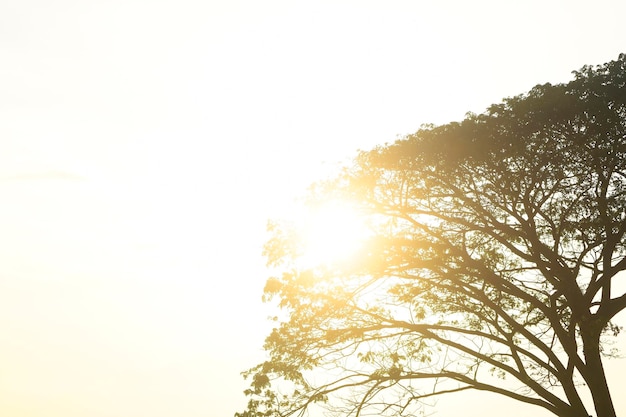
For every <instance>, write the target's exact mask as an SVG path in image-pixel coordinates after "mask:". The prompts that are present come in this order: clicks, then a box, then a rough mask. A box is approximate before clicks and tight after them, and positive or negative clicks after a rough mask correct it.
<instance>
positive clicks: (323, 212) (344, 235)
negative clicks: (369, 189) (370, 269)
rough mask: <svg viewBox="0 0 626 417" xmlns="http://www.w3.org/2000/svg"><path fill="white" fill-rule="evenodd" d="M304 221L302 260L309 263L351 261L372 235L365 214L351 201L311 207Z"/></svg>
mask: <svg viewBox="0 0 626 417" xmlns="http://www.w3.org/2000/svg"><path fill="white" fill-rule="evenodd" d="M301 224H302V226H303V227H302V229H301V231H300V234H301V239H302V244H303V256H302V258H301V259H300V261H301V262H300V263H301V265H302V266H305V267H313V266H318V265H326V266H327V265H330V264H332V263H336V262H346V261H349V260H350V258H351V257H352V256H353V255H354V254H355V253H356V252H357V251H358V250H359V249H360V248H361V246H362V245H363V243H364V241H365V239H366V238H367V236H368V228H367V225H366V223H365V220H364V218H363V216H362V215H360V214H359V212H358V211H357V210H356V209H355V208H354V207H353V206H352V205H350V204H349V203H347V202H340V201H335V202H332V203H326V204H323V205H320V206H317V207H313V208H310V209H309V210H308V211H307V212H306V213H305V215H304V218H303V221H302V222H301Z"/></svg>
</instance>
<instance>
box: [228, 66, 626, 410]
mask: <svg viewBox="0 0 626 417" xmlns="http://www.w3.org/2000/svg"><path fill="white" fill-rule="evenodd" d="M574 75H575V76H574V79H573V80H572V81H571V82H569V83H567V84H558V85H550V84H545V85H538V86H536V87H534V88H533V89H532V90H530V91H529V92H528V93H526V94H522V95H519V96H516V97H513V98H508V99H505V100H504V101H503V102H502V103H500V104H495V105H492V106H491V107H489V108H488V109H487V110H486V112H485V113H483V114H469V115H468V116H467V117H466V119H465V120H463V121H462V122H458V123H457V122H454V123H449V124H446V125H442V126H426V127H423V128H422V129H421V130H419V131H418V132H416V133H415V134H412V135H409V136H407V137H405V138H403V139H401V140H398V141H396V142H395V143H393V144H388V145H385V146H380V147H378V148H376V149H373V150H371V151H367V152H365V151H364V152H360V153H359V154H358V156H357V157H356V158H355V160H354V164H353V165H352V166H350V167H347V168H345V170H344V171H343V172H342V173H341V174H340V175H338V176H337V177H336V178H334V179H332V180H330V181H325V182H321V183H319V184H317V186H316V187H314V188H313V191H312V199H313V200H324V199H343V200H349V201H351V202H352V203H353V204H357V205H358V207H359V209H360V210H361V212H362V213H363V215H364V216H366V217H367V219H368V221H369V225H370V227H371V237H370V238H369V239H368V240H367V242H365V243H364V244H363V246H362V247H361V248H360V250H359V252H358V256H355V257H354V258H353V259H351V261H350V262H343V263H335V264H332V265H319V266H317V267H309V268H300V267H298V264H297V262H296V258H297V255H298V247H297V245H298V243H297V241H295V240H294V239H292V238H291V234H290V231H289V229H288V227H286V226H284V227H282V226H276V225H275V226H274V228H273V235H272V236H273V237H272V238H271V239H270V241H269V242H268V244H267V247H266V255H267V257H268V263H269V265H270V266H272V267H274V268H275V269H276V270H277V271H278V274H277V276H276V277H273V278H270V279H269V280H268V281H267V285H266V288H265V297H266V299H269V298H272V297H275V298H277V299H278V300H279V305H280V307H281V308H282V309H283V312H284V319H278V324H277V327H276V328H275V329H274V330H273V332H272V333H271V334H270V335H269V336H268V338H267V340H266V344H265V349H266V351H267V352H268V360H267V361H266V362H264V363H262V364H260V365H258V366H257V367H255V368H253V369H251V370H249V371H248V372H246V373H245V375H246V376H247V377H249V378H250V379H251V386H250V389H248V390H247V391H246V394H247V395H248V396H249V403H248V408H247V409H246V411H243V412H242V413H237V414H236V416H238V417H252V416H290V415H296V416H299V415H304V414H305V413H306V411H310V410H314V409H317V408H318V407H323V408H325V409H327V410H331V411H335V412H337V413H338V415H344V416H359V415H365V414H369V415H372V414H374V415H387V416H404V415H406V416H410V415H414V414H415V412H416V410H419V407H420V406H421V404H422V401H423V400H424V399H427V398H430V397H434V396H438V395H443V394H452V393H454V392H458V391H463V390H470V389H475V390H484V391H490V392H493V393H497V394H501V395H504V396H507V397H509V398H511V399H514V400H518V401H521V402H524V403H528V404H533V405H536V406H539V407H543V408H544V409H546V410H549V411H550V412H552V413H554V414H556V415H558V416H575V417H587V416H588V415H589V412H588V410H586V406H585V404H584V403H583V398H584V396H585V395H587V394H589V395H590V396H591V398H592V400H593V407H594V408H595V413H596V415H598V416H602V417H612V416H615V410H614V407H613V402H612V399H611V395H610V392H609V387H608V385H607V381H606V378H605V372H604V367H603V358H604V357H607V356H611V355H612V354H614V353H615V352H614V350H613V349H611V341H612V340H614V339H613V337H614V336H616V335H617V334H618V333H619V330H620V328H619V327H618V326H617V325H615V324H614V323H613V322H612V320H613V319H614V317H615V316H616V315H617V314H618V313H619V312H620V311H622V310H623V309H624V308H625V307H626V294H625V293H624V287H625V286H624V281H626V275H625V274H624V273H621V272H622V271H623V270H624V269H626V256H625V253H626V237H625V234H626V55H624V54H622V55H620V56H619V59H617V60H615V61H612V62H609V63H607V64H604V65H601V66H595V67H592V66H586V67H583V68H582V69H581V70H580V71H576V72H574ZM620 281H621V283H620ZM620 284H621V286H620ZM587 406H588V405H587Z"/></svg>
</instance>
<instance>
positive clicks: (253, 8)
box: [0, 0, 626, 417]
mask: <svg viewBox="0 0 626 417" xmlns="http://www.w3.org/2000/svg"><path fill="white" fill-rule="evenodd" d="M624 15H626V3H624V2H622V1H617V0H615V1H610V0H597V1H595V2H593V3H589V2H588V1H586V2H582V1H546V0H542V1H535V0H530V1H526V2H515V3H513V2H503V1H487V0H477V1H473V2H467V1H460V0H459V1H453V0H439V1H428V0H424V1H417V0H413V1H402V0H385V1H368V0H334V1H326V0H318V1H298V0H291V1H280V0H266V1H262V2H261V1H253V0H231V1H226V0H203V1H195V0H177V1H173V0H150V1H148V0H125V1H121V0H106V1H105V0H91V1H78V0H55V1H53V2H51V1H43V0H21V1H13V2H12V1H7V0H4V1H0V230H1V231H2V232H1V233H0V415H3V416H5V415H6V416H16V417H17V416H19V417H40V416H41V417H43V416H45V417H61V416H62V417H138V416H150V417H166V416H184V417H200V416H202V417H218V416H232V415H233V413H234V412H235V411H240V410H242V409H243V408H244V406H245V398H244V397H243V395H242V394H241V391H242V390H243V389H244V388H245V386H246V385H245V382H244V381H243V380H242V378H241V376H240V375H239V373H240V372H241V371H243V370H245V369H247V368H249V367H251V366H253V365H255V364H256V363H257V362H258V361H259V360H262V359H263V357H264V356H263V351H262V344H263V338H264V335H265V334H266V333H267V332H268V331H269V329H270V323H269V322H268V321H267V320H266V316H267V315H268V314H269V313H268V311H269V307H268V306H264V305H263V304H262V303H261V291H262V288H263V285H264V281H265V279H266V277H267V273H268V272H267V270H266V268H265V261H264V259H263V258H262V256H261V248H262V244H263V242H264V240H265V238H266V235H265V225H266V221H267V219H268V218H272V217H279V216H281V215H283V214H284V213H285V212H287V211H289V208H290V207H292V206H293V200H294V198H295V197H296V196H297V195H299V194H301V193H302V192H303V191H304V189H305V188H306V186H307V185H308V184H309V183H310V182H311V181H314V180H315V179H318V178H321V177H323V176H324V175H327V174H328V173H329V172H332V170H333V169H335V167H336V166H338V164H340V163H341V162H345V161H347V160H349V158H350V157H351V156H353V155H354V153H355V152H356V151H357V150H358V149H368V148H371V147H373V146H375V145H378V144H384V143H388V142H392V141H394V140H395V139H396V138H398V137H399V136H402V135H405V134H408V133H411V132H413V131H415V130H417V129H418V128H419V126H420V125H421V124H422V123H445V122H448V121H452V120H461V119H462V118H463V116H464V114H465V113H466V112H468V111H472V112H482V111H483V110H485V108H486V107H487V106H488V105H490V104H492V103H495V102H498V101H500V100H501V99H502V98H504V97H508V96H512V95H516V94H520V93H523V92H524V91H527V90H528V89H530V88H531V87H532V86H534V85H535V84H538V83H545V82H553V83H557V82H566V81H569V80H570V79H571V78H572V75H571V71H573V70H576V69H579V68H580V67H582V66H583V65H585V64H601V63H604V62H607V61H610V60H612V59H615V58H617V56H618V55H619V53H620V52H626V46H625V42H624V40H625V39H626V36H625V35H626V29H624V26H623V21H622V19H623V16H624ZM622 344H623V343H622ZM610 371H611V372H612V374H611V378H612V380H611V381H614V382H615V381H617V382H615V383H618V382H619V378H620V373H621V374H623V373H624V372H626V369H625V367H624V365H623V364H618V363H617V362H615V365H613V362H612V363H611V366H610ZM458 398H460V399H456V400H455V399H453V398H452V397H450V398H449V399H448V398H446V399H445V400H442V401H441V402H440V404H439V408H438V410H439V411H438V412H437V414H435V415H439V416H446V415H455V413H458V411H459V410H463V411H464V414H465V415H466V416H468V417H472V416H474V415H475V416H478V415H481V416H485V415H487V416H489V415H494V416H495V415H501V411H502V409H506V410H507V413H508V414H509V416H510V417H516V416H518V415H519V416H522V415H526V414H527V413H528V412H529V409H527V408H523V407H521V406H518V405H517V404H515V403H513V404H511V403H510V402H500V401H498V400H496V399H493V398H491V397H489V399H488V401H487V400H485V399H484V398H485V397H484V396H483V395H482V394H480V395H475V396H472V397H468V396H466V397H458ZM472 401H474V402H473V403H472ZM485 401H487V403H488V404H489V406H488V407H487V409H486V410H485V407H484V405H485V403H486V402H485ZM618 401H621V402H618V412H619V411H620V410H621V412H622V413H626V402H624V400H623V399H621V398H618ZM468 404H482V406H480V405H479V406H477V407H476V409H475V410H476V413H475V414H472V411H468ZM469 409H470V410H471V409H472V408H471V407H469ZM535 415H541V414H540V412H537V413H536V414H535Z"/></svg>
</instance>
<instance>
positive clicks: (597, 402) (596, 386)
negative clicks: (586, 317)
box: [581, 326, 616, 417]
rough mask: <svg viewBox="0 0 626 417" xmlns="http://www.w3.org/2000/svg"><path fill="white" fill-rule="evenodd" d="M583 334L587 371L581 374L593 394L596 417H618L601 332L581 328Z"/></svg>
mask: <svg viewBox="0 0 626 417" xmlns="http://www.w3.org/2000/svg"><path fill="white" fill-rule="evenodd" d="M581 327H587V326H581ZM581 334H582V339H583V353H584V354H585V369H584V372H581V374H582V376H583V378H584V379H585V381H586V382H587V386H588V387H589V391H590V392H591V396H592V398H593V405H594V408H595V410H596V417H616V415H615V408H614V407H613V400H612V399H611V393H610V391H609V386H608V384H607V382H606V374H605V373H604V366H603V365H602V357H601V355H600V330H597V329H585V328H581Z"/></svg>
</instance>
